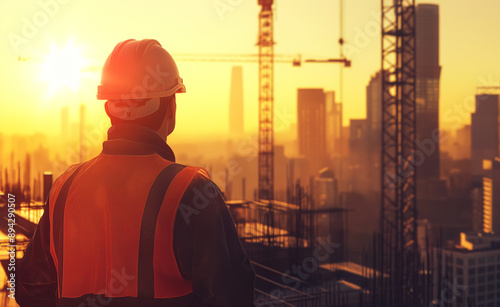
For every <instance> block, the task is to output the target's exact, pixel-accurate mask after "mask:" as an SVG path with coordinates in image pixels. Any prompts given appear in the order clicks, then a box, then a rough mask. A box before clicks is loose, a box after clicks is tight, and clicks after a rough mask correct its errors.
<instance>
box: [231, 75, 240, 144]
mask: <svg viewBox="0 0 500 307" xmlns="http://www.w3.org/2000/svg"><path fill="white" fill-rule="evenodd" d="M230 91H231V94H230V96H229V132H230V133H231V134H232V135H236V136H237V135H241V134H243V67H241V66H233V68H232V70H231V90H230Z"/></svg>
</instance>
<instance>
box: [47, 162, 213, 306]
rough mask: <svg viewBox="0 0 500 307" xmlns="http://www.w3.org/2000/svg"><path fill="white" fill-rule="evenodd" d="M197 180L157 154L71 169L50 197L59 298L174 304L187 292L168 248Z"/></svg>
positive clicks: (188, 287)
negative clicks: (178, 216) (89, 296)
mask: <svg viewBox="0 0 500 307" xmlns="http://www.w3.org/2000/svg"><path fill="white" fill-rule="evenodd" d="M197 173H200V174H202V175H204V176H208V174H206V171H204V170H203V169H200V168H196V167H189V166H183V165H180V164H177V163H173V162H171V161H168V160H165V159H163V158H161V157H160V156H158V155H154V154H153V155H123V156H121V155H113V156H109V155H104V154H101V155H98V156H97V157H95V158H94V159H92V160H90V161H88V162H85V163H82V164H80V165H76V166H73V167H70V168H69V169H68V170H67V171H66V172H65V173H64V174H63V175H61V176H60V177H59V178H58V179H57V180H56V182H55V183H54V185H53V187H52V190H51V192H50V197H49V217H50V236H51V241H50V251H51V255H52V258H53V260H54V264H55V267H56V269H57V277H58V296H59V297H67V298H76V297H80V296H83V295H85V294H89V293H90V294H104V295H105V296H107V297H126V296H129V297H144V298H173V297H179V296H184V295H187V294H189V293H191V292H192V284H191V282H190V281H188V280H185V279H183V278H182V276H181V274H180V272H179V269H178V267H177V262H176V259H175V255H174V251H173V247H172V241H173V229H174V219H175V215H176V211H177V207H178V205H179V202H180V200H181V198H182V195H183V194H184V191H185V190H186V188H187V187H188V185H189V183H190V182H191V180H192V179H193V178H194V176H195V175H196V174H197ZM181 243H182V242H181Z"/></svg>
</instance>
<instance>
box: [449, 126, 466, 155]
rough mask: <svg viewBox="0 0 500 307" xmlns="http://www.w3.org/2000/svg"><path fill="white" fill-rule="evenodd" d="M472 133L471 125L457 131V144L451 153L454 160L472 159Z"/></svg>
mask: <svg viewBox="0 0 500 307" xmlns="http://www.w3.org/2000/svg"><path fill="white" fill-rule="evenodd" d="M470 131H471V130H470V125H464V126H463V127H462V128H460V129H457V136H456V139H455V144H454V146H453V150H452V151H451V152H450V154H451V155H452V157H453V158H454V159H456V160H460V159H470V151H471V146H470V138H471V135H470Z"/></svg>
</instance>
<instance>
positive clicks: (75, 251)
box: [16, 39, 255, 307]
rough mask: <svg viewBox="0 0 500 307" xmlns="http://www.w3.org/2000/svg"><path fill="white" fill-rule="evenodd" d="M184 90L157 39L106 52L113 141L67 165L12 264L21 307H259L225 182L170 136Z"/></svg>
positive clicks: (104, 85) (104, 90)
mask: <svg viewBox="0 0 500 307" xmlns="http://www.w3.org/2000/svg"><path fill="white" fill-rule="evenodd" d="M185 91H186V88H185V86H184V84H183V80H182V78H181V77H180V76H179V72H178V70H177V66H176V64H175V62H174V60H173V59H172V57H171V56H170V54H169V53H168V52H167V51H166V50H165V49H164V48H162V47H161V45H160V43H159V42H158V41H156V40H151V39H146V40H141V41H136V40H126V41H123V42H120V43H118V44H117V45H116V46H115V48H114V50H113V52H112V53H111V54H110V55H109V56H108V58H107V60H106V62H105V64H104V66H103V73H102V76H101V84H100V85H99V86H98V93H97V98H98V99H101V100H107V101H106V103H105V110H106V113H107V115H108V116H109V118H110V120H111V124H112V127H111V128H110V129H109V130H108V140H107V141H105V142H104V143H103V150H102V153H101V154H100V155H98V156H97V157H95V158H94V159H92V160H90V161H87V162H85V163H81V164H78V165H75V166H72V167H70V168H69V169H68V170H67V171H66V172H65V173H64V174H63V175H61V176H60V177H59V178H58V179H57V180H56V182H55V183H54V186H53V187H52V190H51V193H50V195H49V199H48V201H47V204H46V208H45V212H44V215H43V216H42V218H41V219H40V222H39V224H38V226H37V229H36V231H35V234H34V235H33V238H32V239H31V241H30V243H29V245H28V247H27V248H26V251H25V254H24V257H23V259H22V261H21V262H20V263H19V265H18V267H17V268H16V271H17V281H16V301H17V302H18V303H19V304H20V305H21V306H22V307H24V306H37V307H40V306H55V305H56V304H57V306H78V307H83V306H170V307H172V306H183V307H191V306H192V307H194V306H224V307H234V306H239V307H245V306H253V305H254V304H253V297H254V294H253V282H254V277H255V273H254V271H253V268H252V266H251V264H250V261H249V260H248V258H247V256H246V254H245V252H244V251H243V248H242V246H241V243H240V242H239V238H238V235H237V232H236V228H235V225H234V221H233V219H232V217H231V214H230V212H229V209H228V207H227V205H226V203H225V200H224V198H223V196H222V193H221V192H220V190H219V188H218V187H217V185H215V183H213V182H212V181H211V180H210V179H209V176H208V174H207V172H206V171H204V170H203V169H200V168H196V167H189V166H183V165H180V164H177V163H175V156H174V153H173V151H172V150H171V149H170V147H169V146H168V145H167V143H166V139H167V136H168V135H170V134H171V133H172V131H173V130H174V127H175V112H176V96H175V95H176V93H184V92H185Z"/></svg>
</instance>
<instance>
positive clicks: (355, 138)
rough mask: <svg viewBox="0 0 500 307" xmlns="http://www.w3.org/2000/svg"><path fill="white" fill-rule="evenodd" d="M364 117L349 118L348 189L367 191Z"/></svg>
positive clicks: (367, 154) (368, 184)
mask: <svg viewBox="0 0 500 307" xmlns="http://www.w3.org/2000/svg"><path fill="white" fill-rule="evenodd" d="M367 122H368V121H367V120H366V119H351V121H350V125H349V127H350V133H349V173H350V184H349V190H350V191H357V192H367V191H369V190H371V181H373V180H375V179H374V178H372V177H370V176H368V169H369V165H370V163H369V161H368V159H367V157H368V156H369V154H370V153H369V150H368V149H369V147H368V146H369V143H368V139H369V130H368V129H367V126H368V125H367Z"/></svg>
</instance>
